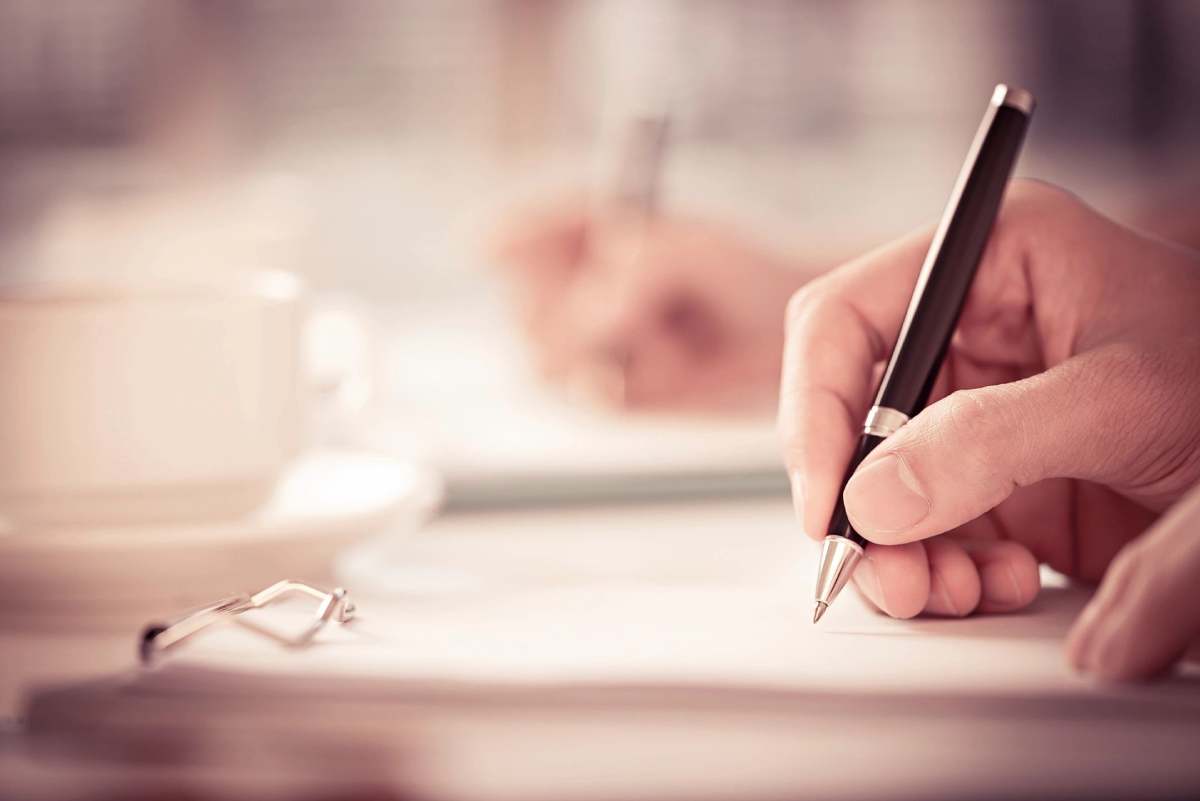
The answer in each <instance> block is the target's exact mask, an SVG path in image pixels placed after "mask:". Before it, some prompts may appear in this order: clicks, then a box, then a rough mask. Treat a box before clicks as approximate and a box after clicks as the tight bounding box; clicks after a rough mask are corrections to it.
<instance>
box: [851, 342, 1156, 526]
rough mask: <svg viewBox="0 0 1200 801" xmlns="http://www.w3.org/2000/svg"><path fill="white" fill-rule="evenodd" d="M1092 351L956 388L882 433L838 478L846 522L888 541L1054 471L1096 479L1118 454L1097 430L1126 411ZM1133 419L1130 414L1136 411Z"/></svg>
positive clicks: (951, 522)
mask: <svg viewBox="0 0 1200 801" xmlns="http://www.w3.org/2000/svg"><path fill="white" fill-rule="evenodd" d="M1095 353H1097V352H1092V353H1089V354H1086V355H1083V356H1080V357H1076V358H1073V359H1070V360H1068V361H1066V362H1063V363H1061V364H1059V365H1057V366H1056V367H1054V368H1052V369H1050V370H1048V371H1046V372H1044V373H1040V374H1038V375H1035V376H1033V377H1031V378H1026V379H1023V380H1021V381H1014V382H1012V383H1009V384H999V385H996V386H990V387H983V388H980V389H970V390H960V391H958V392H955V393H953V394H952V395H949V396H947V397H946V398H943V399H942V400H940V401H938V402H937V403H934V404H932V405H931V406H929V407H928V408H927V409H925V410H924V411H922V412H921V413H920V414H918V415H917V416H916V417H914V418H913V419H912V420H911V421H910V422H909V423H908V424H906V425H905V426H904V427H903V428H901V429H900V430H899V431H898V432H896V433H895V434H894V435H892V436H891V437H889V438H888V439H887V440H886V441H885V442H883V443H882V444H881V445H880V446H879V447H878V448H876V450H875V452H874V453H872V454H871V456H870V457H868V458H867V459H866V460H864V462H863V463H862V465H861V466H860V467H859V468H858V470H857V472H856V473H855V474H854V476H853V477H852V478H851V479H850V481H849V482H848V483H847V485H846V489H845V494H844V499H845V504H846V512H847V514H848V516H849V518H850V521H851V523H853V524H854V527H855V529H857V530H858V531H859V532H860V533H861V534H862V535H863V536H864V537H866V538H867V539H869V540H871V541H873V542H877V543H881V544H886V545H894V544H899V543H904V542H911V541H913V540H919V539H923V538H926V537H931V536H933V535H935V534H941V533H943V532H945V531H949V530H951V529H954V528H956V527H958V526H960V525H962V524H964V523H967V522H969V521H971V520H973V519H975V518H976V517H978V516H979V515H981V514H983V513H984V512H987V511H988V510H989V509H991V508H993V507H995V506H997V505H998V504H999V503H1000V502H1001V501H1003V500H1004V499H1005V498H1007V497H1008V496H1009V495H1011V494H1012V492H1013V490H1015V489H1017V488H1018V487H1022V486H1026V485H1029V484H1033V483H1035V482H1037V481H1040V480H1042V479H1044V478H1049V477H1052V476H1070V477H1076V478H1087V479H1091V480H1099V481H1104V480H1105V479H1108V478H1109V476H1108V472H1109V470H1110V465H1113V464H1117V463H1119V462H1120V454H1114V453H1113V448H1112V447H1111V445H1112V443H1111V442H1110V441H1108V438H1107V437H1104V436H1103V432H1106V431H1111V430H1112V426H1113V424H1114V423H1119V422H1120V420H1126V421H1127V420H1128V418H1127V417H1126V413H1127V411H1128V410H1123V409H1122V402H1121V400H1119V399H1118V398H1119V397H1120V395H1121V393H1120V392H1115V391H1113V388H1111V387H1109V388H1107V391H1100V388H1099V387H1098V386H1097V385H1098V384H1100V383H1102V382H1101V381H1100V380H1099V379H1100V377H1101V376H1103V375H1104V374H1105V373H1107V372H1109V371H1108V370H1105V369H1099V368H1100V367H1101V366H1102V365H1101V364H1100V362H1101V361H1102V359H1101V358H1100V357H1098V356H1096V355H1093V354H1095ZM1133 419H1137V418H1136V416H1135V417H1134V418H1133Z"/></svg>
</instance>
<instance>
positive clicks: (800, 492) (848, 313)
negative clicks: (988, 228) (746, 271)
mask: <svg viewBox="0 0 1200 801" xmlns="http://www.w3.org/2000/svg"><path fill="white" fill-rule="evenodd" d="M930 236H931V235H930V232H928V231H924V232H920V233H917V234H913V235H910V236H908V237H905V238H904V239H901V240H899V241H897V242H895V243H893V244H890V245H887V246H885V247H883V248H880V249H878V250H875V251H873V252H871V253H868V254H867V255H865V256H863V257H861V258H859V259H857V260H855V261H853V262H850V263H849V264H846V265H845V266H843V267H840V268H838V269H837V270H835V271H834V272H832V273H829V274H827V275H825V276H823V277H821V278H819V279H817V280H816V281H813V282H812V283H810V284H809V285H808V286H806V287H805V288H804V289H802V290H800V291H799V292H798V293H796V295H795V296H794V297H793V298H792V301H791V302H790V303H789V304H788V315H787V333H786V343H785V346H784V356H783V376H782V383H781V390H780V400H779V430H780V434H781V436H782V438H783V444H784V460H785V463H786V465H787V469H788V476H789V477H790V478H791V481H792V487H793V494H794V495H796V496H797V497H796V502H797V514H798V516H799V517H800V524H801V526H803V528H804V531H805V532H806V533H807V534H808V536H810V537H812V538H813V539H821V538H822V537H824V536H825V528H826V526H827V525H828V523H829V517H830V515H831V514H832V513H833V507H834V503H835V501H836V500H837V495H838V492H839V491H840V490H841V484H842V479H843V477H844V474H845V471H846V466H847V464H848V462H849V460H850V456H851V452H852V451H853V449H854V445H855V442H856V441H857V439H858V435H859V433H860V431H861V428H862V422H863V417H864V416H865V414H866V412H867V409H868V407H869V404H870V402H871V393H872V392H873V390H874V389H875V387H874V386H873V380H874V370H875V366H876V364H878V363H879V362H881V361H883V360H884V359H886V358H887V357H888V354H889V352H890V350H891V348H892V345H893V344H894V342H895V340H896V336H897V335H898V333H899V331H900V325H901V323H902V322H903V320H904V313H905V310H906V309H907V308H908V302H909V298H910V296H911V295H912V289H913V286H914V284H915V282H916V279H917V273H918V272H919V271H920V268H921V262H922V260H923V258H924V256H925V252H926V251H927V250H928V248H929V241H930Z"/></svg>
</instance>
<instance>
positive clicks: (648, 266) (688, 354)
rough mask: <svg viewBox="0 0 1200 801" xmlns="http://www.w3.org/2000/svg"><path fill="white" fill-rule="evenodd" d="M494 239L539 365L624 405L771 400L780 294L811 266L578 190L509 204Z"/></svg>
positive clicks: (733, 234)
mask: <svg viewBox="0 0 1200 801" xmlns="http://www.w3.org/2000/svg"><path fill="white" fill-rule="evenodd" d="M492 248H493V258H494V260H495V261H496V262H498V263H499V264H500V265H501V266H502V268H503V269H504V271H505V273H506V275H507V276H508V278H509V279H510V281H511V285H512V288H513V293H514V295H515V298H516V303H517V308H518V313H519V315H520V318H521V321H522V324H523V326H524V328H525V330H526V332H527V334H528V335H529V337H530V339H531V341H532V344H533V347H534V349H535V351H536V354H537V360H538V363H539V366H540V368H541V370H542V371H543V373H544V374H545V375H546V376H547V377H548V378H549V379H550V380H552V381H553V382H555V383H558V384H560V385H563V386H565V387H566V388H567V389H568V390H569V391H571V392H572V393H580V394H584V395H586V396H587V397H588V398H589V399H591V400H593V401H599V402H601V403H604V404H607V405H613V406H618V407H622V408H628V409H655V410H660V409H671V410H688V411H701V412H715V411H719V412H730V411H732V412H740V411H751V410H755V409H760V408H763V407H765V406H767V405H768V404H770V403H771V402H772V401H773V399H774V396H775V394H776V393H777V390H778V379H779V359H780V357H781V354H782V344H783V313H784V309H785V307H786V305H787V299H788V297H789V296H790V295H791V293H792V292H794V291H795V290H796V289H797V288H798V287H799V286H801V285H802V284H803V283H804V282H805V280H807V279H808V278H809V277H811V276H812V275H814V274H815V273H816V272H818V270H816V269H814V268H812V267H806V266H805V265H801V264H795V263H791V262H789V261H788V260H787V259H786V258H785V257H783V256H781V255H779V254H776V253H772V252H769V251H768V250H767V249H766V248H764V247H761V246H759V245H756V244H755V243H754V242H752V241H750V240H749V239H748V238H747V237H745V236H744V235H742V234H740V233H739V232H738V231H736V230H733V229H730V228H726V227H722V226H720V225H716V224H713V223H709V222H705V221H702V220H696V219H688V218H683V217H672V216H666V215H657V216H652V217H647V216H645V215H642V214H639V213H636V212H633V211H629V210H626V209H623V208H619V207H608V208H600V209H598V208H597V207H596V206H595V205H593V204H590V203H589V202H588V199H587V198H586V197H584V196H582V195H579V196H574V197H564V198H560V199H558V200H556V201H552V202H549V203H545V204H542V205H539V206H535V207H530V208H526V209H524V210H521V211H519V212H517V213H515V214H513V215H512V216H511V217H510V218H509V219H508V221H507V222H506V223H505V224H504V225H503V226H502V227H501V229H500V230H499V231H498V232H497V234H496V235H495V236H494V237H493V239H492Z"/></svg>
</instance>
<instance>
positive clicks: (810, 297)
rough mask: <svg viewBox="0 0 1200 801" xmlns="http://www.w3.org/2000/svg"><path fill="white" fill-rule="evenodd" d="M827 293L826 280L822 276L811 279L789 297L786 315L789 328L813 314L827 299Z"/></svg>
mask: <svg viewBox="0 0 1200 801" xmlns="http://www.w3.org/2000/svg"><path fill="white" fill-rule="evenodd" d="M827 295H828V292H827V291H826V288H825V282H824V281H823V280H821V279H820V278H818V279H815V280H812V281H809V282H808V283H807V284H805V285H804V286H802V287H800V288H799V289H798V290H796V291H795V292H794V293H792V296H791V298H789V299H788V303H787V311H786V315H785V320H786V323H787V327H788V329H789V330H790V329H792V328H793V327H795V326H797V325H799V324H800V323H801V322H802V321H803V320H804V319H805V318H806V317H808V316H809V315H810V314H812V312H813V310H815V309H817V308H818V307H820V306H821V304H822V303H823V302H824V301H825V298H826V297H827Z"/></svg>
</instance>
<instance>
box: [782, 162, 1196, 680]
mask: <svg viewBox="0 0 1200 801" xmlns="http://www.w3.org/2000/svg"><path fill="white" fill-rule="evenodd" d="M929 239H930V237H929V233H928V232H922V233H920V234H917V235H915V236H911V237H908V238H906V239H903V240H901V241H899V242H898V243H896V244H895V245H892V246H890V247H887V248H884V249H882V250H879V251H876V252H874V253H871V254H869V255H867V256H865V257H863V258H861V259H859V260H857V261H855V262H853V263H851V264H848V265H846V266H845V267H844V268H841V269H838V270H836V271H834V272H832V273H830V274H829V275H828V276H826V277H824V278H822V279H820V280H819V281H816V282H813V283H812V284H810V285H809V286H808V287H807V288H806V289H804V290H802V292H801V293H800V294H799V295H798V296H797V298H796V301H795V302H794V304H793V305H792V307H791V309H790V320H789V333H788V346H787V347H788V355H787V357H786V359H787V360H786V362H785V368H784V389H783V393H782V396H781V397H782V400H781V404H780V418H781V428H782V430H783V435H784V437H785V447H786V451H787V460H788V467H789V470H790V471H791V474H792V476H793V477H794V484H795V488H794V492H795V495H796V500H797V509H798V513H799V515H800V517H801V519H802V525H803V527H804V529H805V531H806V532H807V533H808V534H809V535H810V536H812V537H813V538H818V539H819V538H821V537H823V536H824V533H825V526H826V525H827V523H828V520H829V516H830V513H831V511H832V509H833V505H834V502H835V499H836V496H837V492H838V490H839V487H840V485H841V481H842V476H843V471H844V470H845V465H846V462H847V460H848V459H849V456H850V451H851V449H852V448H853V446H854V442H855V441H856V439H857V437H858V427H859V424H860V423H859V421H861V420H862V419H863V416H864V414H865V412H866V410H867V407H868V406H869V405H870V402H871V395H872V393H873V392H874V389H875V387H876V385H877V382H878V375H879V372H880V369H881V367H882V363H883V360H885V359H886V358H887V356H888V351H889V350H890V348H891V344H892V342H894V341H895V338H896V335H897V332H898V330H899V328H900V325H901V321H902V319H903V317H904V314H905V310H906V308H907V306H908V301H909V295H910V293H911V291H912V286H913V283H914V281H915V280H916V276H917V272H918V270H919V269H920V266H921V262H922V259H923V256H924V254H925V252H926V250H927V248H928V246H929ZM1197 309H1200V254H1197V253H1195V252H1193V251H1188V250H1185V249H1183V248H1180V247H1177V246H1175V245H1171V244H1167V243H1165V242H1162V241H1159V240H1155V239H1151V238H1149V237H1146V236H1144V235H1141V234H1139V233H1136V232H1134V231H1131V230H1129V229H1127V228H1124V227H1122V226H1120V225H1117V224H1116V223H1114V222H1112V221H1111V220H1108V219H1107V218H1105V217H1103V216H1101V215H1100V214H1098V213H1096V212H1095V211H1093V210H1092V209H1090V208H1088V207H1087V206H1085V205H1084V204H1083V203H1081V202H1080V201H1079V200H1077V199H1076V198H1074V197H1073V196H1071V195H1068V194H1066V193H1064V192H1061V191H1060V190H1057V189H1054V188H1053V187H1049V186H1046V185H1044V184H1037V183H1031V182H1018V183H1017V184H1014V186H1013V188H1012V190H1011V192H1010V195H1009V200H1008V201H1007V202H1006V204H1005V207H1004V209H1003V210H1002V212H1001V215H1000V218H999V220H998V222H997V224H996V228H995V230H994V232H993V234H992V238H991V241H990V243H989V245H988V248H987V250H986V252H985V253H984V256H983V260H982V262H981V264H980V268H979V273H978V276H977V278H976V280H975V283H974V286H973V287H972V289H971V293H970V295H969V296H968V299H967V303H966V306H965V308H964V310H963V314H962V318H961V320H960V322H959V327H958V330H957V331H956V333H955V337H954V339H953V341H952V342H951V345H950V349H949V352H948V354H947V358H946V362H945V365H944V367H943V370H942V373H941V375H940V377H939V380H938V383H937V384H936V385H935V389H934V394H933V397H934V402H933V403H931V404H930V405H929V406H928V407H927V408H926V409H924V410H923V411H922V412H921V413H920V414H918V415H917V416H916V417H914V418H913V419H912V420H911V421H910V422H909V423H908V424H907V425H905V426H904V427H903V428H902V429H900V431H898V432H897V433H896V434H894V435H893V436H891V437H889V438H888V439H887V441H886V442H884V443H883V444H882V445H880V446H879V447H878V448H877V449H876V450H875V451H874V452H873V453H872V454H871V455H870V456H869V457H868V458H867V459H866V460H864V461H863V463H862V464H861V465H860V466H859V468H858V470H857V471H856V472H855V475H854V477H853V478H852V479H851V480H850V481H849V482H848V483H847V485H846V488H845V490H844V492H843V497H844V499H845V503H846V510H847V513H848V514H849V517H850V519H851V521H852V522H853V524H854V526H855V528H856V529H857V530H858V531H859V532H860V533H861V534H862V535H863V536H864V537H866V538H867V539H869V540H871V545H869V546H868V548H867V551H866V555H867V558H866V559H865V560H864V561H863V564H862V566H861V567H860V568H859V569H858V570H857V572H856V573H855V576H854V578H855V582H856V584H857V585H858V587H859V589H860V590H861V591H862V593H863V594H864V595H866V597H867V598H868V599H869V600H870V601H871V602H872V603H873V604H874V605H875V606H877V607H878V608H879V609H881V610H883V611H885V612H887V613H888V614H891V615H893V616H896V617H911V616H913V615H916V614H918V613H921V612H927V613H932V614H938V615H951V616H961V615H966V614H970V613H972V612H975V611H982V612H1007V611H1013V610H1016V609H1020V608H1022V607H1024V606H1026V605H1027V604H1029V603H1030V602H1031V601H1032V600H1033V599H1034V598H1035V597H1036V595H1037V593H1038V588H1039V584H1038V564H1039V563H1047V564H1049V565H1050V566H1051V567H1053V568H1055V569H1056V570H1058V571H1059V572H1061V573H1064V574H1067V575H1069V576H1074V577H1077V578H1081V579H1083V580H1086V581H1098V580H1100V579H1101V577H1104V582H1105V583H1104V586H1103V588H1102V590H1101V593H1100V597H1099V598H1098V599H1097V601H1096V602H1095V604H1093V607H1092V609H1093V611H1092V612H1091V613H1089V614H1090V618H1085V620H1083V621H1082V622H1081V623H1080V629H1079V631H1078V632H1077V633H1076V635H1075V638H1074V640H1073V644H1072V650H1071V653H1072V657H1073V659H1074V661H1075V664H1076V665H1077V666H1078V667H1080V668H1081V669H1084V670H1095V671H1097V672H1100V673H1102V674H1103V675H1112V676H1117V677H1121V678H1131V677H1135V676H1144V675H1147V674H1149V673H1152V672H1154V671H1156V670H1160V669H1162V668H1164V667H1166V666H1167V665H1169V664H1170V663H1171V661H1173V659H1174V657H1175V656H1176V655H1177V650H1178V646H1179V639H1180V637H1181V636H1183V635H1189V636H1190V634H1192V633H1194V632H1195V631H1196V630H1197V626H1196V625H1190V624H1189V623H1188V620H1192V619H1196V617H1195V615H1193V614H1191V613H1187V614H1185V613H1183V612H1182V611H1181V612H1178V613H1177V614H1175V615H1174V618H1175V620H1174V623H1171V622H1170V621H1168V620H1160V619H1158V618H1156V614H1157V613H1158V612H1161V611H1163V610H1185V609H1194V608H1195V607H1196V604H1197V601H1198V600H1200V589H1198V588H1197V584H1196V583H1195V582H1194V581H1190V580H1189V579H1190V577H1192V576H1194V575H1196V574H1197V569H1196V568H1195V567H1192V566H1188V564H1187V561H1188V560H1190V561H1192V562H1195V560H1196V558H1197V557H1196V556H1195V554H1194V550H1195V549H1188V548H1183V547H1182V546H1183V545H1184V544H1185V543H1184V542H1183V540H1182V539H1181V534H1180V533H1179V530H1180V529H1181V528H1184V527H1186V526H1187V525H1188V521H1187V520H1182V519H1180V520H1176V521H1174V522H1173V523H1171V524H1170V525H1167V524H1165V523H1164V526H1165V527H1164V528H1163V529H1162V530H1161V531H1158V532H1157V533H1156V534H1153V535H1146V536H1142V535H1143V532H1144V531H1146V529H1147V528H1148V527H1150V526H1151V525H1152V524H1154V522H1155V521H1156V519H1157V518H1158V517H1159V515H1161V514H1162V513H1163V512H1164V511H1165V510H1166V509H1167V508H1168V507H1170V506H1171V505H1172V504H1174V503H1176V502H1177V501H1178V500H1179V499H1180V498H1181V497H1182V496H1183V495H1184V494H1185V493H1186V492H1187V491H1188V489H1189V488H1190V487H1193V486H1195V485H1197V483H1198V482H1200V415H1198V414H1197V411H1196V410H1197V408H1200V337H1198V335H1197V331H1196V325H1195V320H1196V312H1197ZM1189 519H1190V520H1194V516H1193V517H1192V518H1189ZM1191 534H1192V535H1193V537H1194V536H1195V534H1196V531H1195V530H1194V529H1193V530H1192V532H1191ZM939 535H941V536H939ZM947 535H948V536H947ZM1164 542H1165V543H1166V545H1167V546H1169V547H1162V548H1159V547H1157V546H1156V543H1164ZM1118 553H1121V556H1120V557H1118V556H1117V555H1118ZM1176 553H1180V554H1181V556H1180V557H1179V558H1178V559H1175V557H1174V556H1173V554H1176ZM1185 557H1186V558H1185ZM1114 558H1116V565H1118V566H1119V569H1118V568H1113V569H1112V570H1109V566H1110V564H1111V563H1113V561H1114ZM1160 559H1167V560H1168V561H1173V562H1174V564H1173V565H1172V571H1173V572H1174V573H1175V574H1178V576H1177V578H1176V579H1175V580H1172V581H1169V582H1164V584H1163V585H1162V586H1161V587H1158V588H1156V589H1155V591H1154V593H1153V594H1150V593H1143V592H1142V589H1144V588H1145V587H1146V586H1148V585H1149V584H1151V583H1153V582H1152V580H1150V579H1148V578H1147V575H1149V574H1152V573H1153V572H1154V571H1155V570H1157V569H1158V568H1157V567H1156V565H1157V564H1158V563H1159V560H1160ZM1106 572H1107V573H1108V574H1109V575H1107V576H1106ZM1131 580H1133V584H1132V585H1130V581H1131ZM1131 586H1132V588H1133V589H1130V587H1131ZM1131 594H1132V595H1134V596H1142V597H1140V598H1137V599H1135V600H1140V601H1141V602H1142V603H1140V604H1133V605H1130V606H1128V607H1125V606H1123V605H1122V604H1123V603H1124V601H1123V600H1122V599H1125V600H1128V598H1127V596H1130V595H1131ZM1118 607H1120V608H1118ZM1096 610H1099V611H1096ZM1109 614H1111V615H1113V616H1114V617H1113V619H1112V620H1107V621H1104V622H1099V619H1098V617H1097V616H1098V615H1109ZM1188 615H1191V617H1188ZM1131 616H1133V617H1131ZM1185 618H1186V619H1185ZM1189 625H1190V628H1189ZM1080 632H1082V633H1080ZM1138 632H1140V633H1138ZM1089 643H1090V644H1089ZM1099 643H1105V644H1099ZM1114 643H1115V644H1114Z"/></svg>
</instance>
